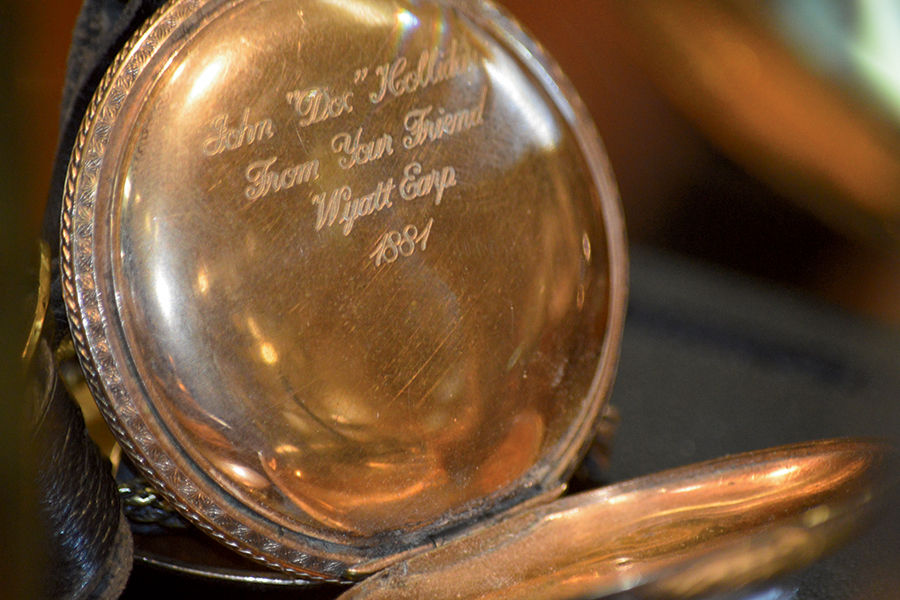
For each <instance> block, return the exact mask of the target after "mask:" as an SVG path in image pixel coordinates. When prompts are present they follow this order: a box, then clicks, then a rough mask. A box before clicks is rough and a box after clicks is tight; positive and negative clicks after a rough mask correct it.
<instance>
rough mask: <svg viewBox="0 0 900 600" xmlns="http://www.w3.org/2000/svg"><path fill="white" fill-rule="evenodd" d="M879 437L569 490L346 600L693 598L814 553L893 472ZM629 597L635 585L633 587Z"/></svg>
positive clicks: (855, 518)
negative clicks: (587, 489)
mask: <svg viewBox="0 0 900 600" xmlns="http://www.w3.org/2000/svg"><path fill="white" fill-rule="evenodd" d="M892 467H894V468H895V467H896V456H892V455H891V450H890V449H889V448H888V447H887V446H885V445H882V444H880V443H877V442H870V441H861V440H832V441H824V442H815V443H809V444H798V445H794V446H784V447H781V448H775V449H771V450H765V451H759V452H751V453H747V454H741V455H737V456H733V457H730V458H724V459H718V460H714V461H710V462H706V463H701V464H698V465H691V466H689V467H683V468H680V469H675V470H672V471H666V472H663V473H658V474H655V475H650V476H648V477H642V478H639V479H635V480H631V481H627V482H624V483H620V484H616V485H612V486H609V487H606V488H602V489H599V490H596V491H592V492H587V493H584V494H578V495H575V496H570V497H567V498H564V499H562V500H559V501H556V502H554V503H551V504H549V505H546V506H542V507H540V508H537V509H535V510H531V511H528V512H524V513H521V514H518V515H516V516H513V517H511V518H509V519H507V520H504V521H502V522H499V523H496V524H494V525H492V526H488V527H485V528H484V529H482V530H480V531H477V532H474V533H471V534H469V535H467V536H466V537H463V538H459V539H457V540H454V541H452V542H450V543H448V544H446V545H444V546H442V547H439V548H437V549H435V550H431V551H428V552H425V553H423V554H419V555H417V556H415V557H412V558H410V559H409V560H405V561H403V562H401V563H397V564H395V565H393V566H392V567H390V568H388V569H386V570H384V571H382V572H380V573H378V574H376V575H374V576H372V577H370V578H369V579H367V580H365V581H363V582H361V583H359V584H357V585H356V586H354V587H353V588H351V589H350V590H349V591H348V592H346V593H345V594H344V595H343V596H341V599H342V600H351V599H352V600H378V599H382V598H384V599H390V600H403V599H405V598H429V599H431V600H441V599H444V598H447V599H450V598H453V599H457V600H466V599H475V598H478V599H485V600H502V599H515V598H531V599H542V600H564V599H570V598H571V599H575V598H600V597H605V596H607V595H611V594H616V593H620V592H624V591H632V593H634V594H635V595H636V597H649V598H690V597H695V596H697V595H700V594H708V593H713V592H721V591H728V590H734V589H738V588H740V587H741V586H744V585H747V584H750V583H754V582H758V581H762V580H765V579H768V578H770V577H772V576H775V575H777V574H779V573H784V572H786V571H790V570H792V569H796V568H798V567H801V566H805V565H807V564H809V563H810V562H812V561H813V560H815V559H816V558H818V557H819V556H820V555H821V554H823V553H824V552H825V551H827V550H829V549H830V548H832V547H834V546H835V545H836V544H837V543H839V542H840V541H842V540H843V539H845V538H846V536H847V535H848V534H849V532H850V531H852V530H853V529H854V527H855V526H856V525H858V524H859V522H860V521H861V520H864V519H865V517H866V516H868V515H869V514H871V509H872V508H873V506H874V505H877V503H878V501H881V500H882V499H883V497H884V494H883V492H884V490H885V485H886V483H887V484H888V486H889V485H890V483H891V481H890V479H891V478H896V471H893V470H892ZM629 597H630V596H629Z"/></svg>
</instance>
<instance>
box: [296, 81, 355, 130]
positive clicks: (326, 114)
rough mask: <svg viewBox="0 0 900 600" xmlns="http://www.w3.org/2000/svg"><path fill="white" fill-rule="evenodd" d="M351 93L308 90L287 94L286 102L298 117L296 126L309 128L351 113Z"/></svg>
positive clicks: (318, 89)
mask: <svg viewBox="0 0 900 600" xmlns="http://www.w3.org/2000/svg"><path fill="white" fill-rule="evenodd" d="M352 97H353V92H341V93H334V92H330V91H328V90H327V89H325V88H318V87H314V88H308V89H305V90H302V91H300V90H293V91H290V92H288V93H287V96H286V98H287V102H288V104H290V105H291V106H292V107H293V108H294V110H295V111H296V112H297V114H298V115H300V120H299V121H298V125H299V126H300V127H309V126H310V125H313V124H315V123H321V122H322V121H327V120H328V119H335V118H337V117H340V116H341V115H343V114H347V113H351V112H353V104H352V103H351V100H350V99H351V98H352Z"/></svg>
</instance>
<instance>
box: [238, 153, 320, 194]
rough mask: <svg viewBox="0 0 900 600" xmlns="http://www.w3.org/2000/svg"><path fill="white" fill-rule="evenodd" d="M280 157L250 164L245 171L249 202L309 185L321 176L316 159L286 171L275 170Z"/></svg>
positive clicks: (288, 168)
mask: <svg viewBox="0 0 900 600" xmlns="http://www.w3.org/2000/svg"><path fill="white" fill-rule="evenodd" d="M277 160H278V157H276V156H273V157H271V158H267V159H265V160H257V161H255V162H252V163H250V164H249V165H248V166H247V170H246V171H245V176H246V177H247V182H248V183H249V184H250V185H248V186H247V187H246V188H244V196H246V197H247V199H248V200H258V199H260V198H262V197H263V196H266V195H268V194H269V193H270V192H280V191H281V190H287V189H290V188H292V187H294V186H296V185H300V184H303V183H309V182H310V181H313V180H315V179H316V178H317V177H318V176H319V161H318V160H316V159H313V160H310V161H307V162H304V163H300V164H296V165H293V166H291V167H287V168H285V169H273V168H272V167H273V166H274V165H275V161H277Z"/></svg>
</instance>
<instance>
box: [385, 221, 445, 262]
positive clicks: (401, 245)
mask: <svg viewBox="0 0 900 600" xmlns="http://www.w3.org/2000/svg"><path fill="white" fill-rule="evenodd" d="M432 225H434V218H431V219H428V224H427V225H425V229H423V230H422V232H421V233H420V232H419V228H418V227H416V226H415V225H412V224H410V225H407V226H406V227H404V228H403V229H402V230H400V231H396V230H395V231H388V232H386V233H383V234H381V236H380V237H379V238H378V241H376V242H375V250H373V251H372V253H371V254H369V258H371V259H372V260H373V261H375V266H376V267H380V266H381V265H382V263H393V262H396V261H397V259H398V258H400V257H407V256H412V255H413V254H415V252H416V250H417V249H418V250H421V251H422V252H424V251H425V249H426V248H427V247H428V238H429V237H430V236H431V226H432Z"/></svg>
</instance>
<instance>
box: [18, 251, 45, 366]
mask: <svg viewBox="0 0 900 600" xmlns="http://www.w3.org/2000/svg"><path fill="white" fill-rule="evenodd" d="M38 251H39V253H40V259H39V263H38V284H37V297H36V298H35V303H34V317H33V318H32V320H31V329H30V330H29V331H28V339H27V340H26V341H25V347H24V348H23V349H22V362H23V363H24V364H25V365H29V364H30V363H31V359H32V358H33V357H34V353H35V351H36V350H37V345H38V341H39V340H40V339H41V332H43V331H44V319H45V318H46V316H47V306H48V305H49V304H50V246H48V245H47V242H45V241H43V240H41V241H40V242H39V246H38Z"/></svg>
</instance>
